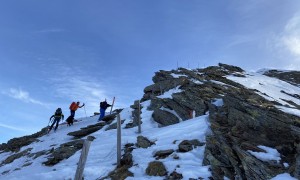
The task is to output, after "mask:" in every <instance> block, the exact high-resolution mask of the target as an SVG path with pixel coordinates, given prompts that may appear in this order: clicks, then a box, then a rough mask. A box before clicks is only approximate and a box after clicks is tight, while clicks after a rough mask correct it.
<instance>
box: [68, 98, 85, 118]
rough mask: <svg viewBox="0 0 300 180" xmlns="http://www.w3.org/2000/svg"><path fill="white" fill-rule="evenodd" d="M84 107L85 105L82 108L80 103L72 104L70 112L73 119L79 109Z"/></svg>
mask: <svg viewBox="0 0 300 180" xmlns="http://www.w3.org/2000/svg"><path fill="white" fill-rule="evenodd" d="M83 106H84V103H83V104H82V106H80V102H79V101H78V102H77V103H75V102H72V104H71V105H70V108H69V109H70V111H71V116H73V118H74V117H75V111H76V110H77V109H78V108H82V107H83Z"/></svg>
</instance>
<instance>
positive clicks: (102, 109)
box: [98, 99, 111, 121]
mask: <svg viewBox="0 0 300 180" xmlns="http://www.w3.org/2000/svg"><path fill="white" fill-rule="evenodd" d="M110 106H111V105H110V104H108V103H107V102H106V99H105V100H104V101H102V102H100V116H99V119H98V121H101V119H102V118H103V117H104V116H105V110H106V109H107V108H108V107H110Z"/></svg>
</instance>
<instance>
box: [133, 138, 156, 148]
mask: <svg viewBox="0 0 300 180" xmlns="http://www.w3.org/2000/svg"><path fill="white" fill-rule="evenodd" d="M153 144H155V143H154V142H151V141H150V140H149V139H147V138H146V137H144V136H138V137H137V143H136V146H137V147H141V148H148V147H150V146H152V145H153Z"/></svg>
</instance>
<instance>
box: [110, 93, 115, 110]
mask: <svg viewBox="0 0 300 180" xmlns="http://www.w3.org/2000/svg"><path fill="white" fill-rule="evenodd" d="M115 99H116V98H115V97H114V99H113V102H112V104H111V108H110V114H111V112H112V109H113V107H114V104H115Z"/></svg>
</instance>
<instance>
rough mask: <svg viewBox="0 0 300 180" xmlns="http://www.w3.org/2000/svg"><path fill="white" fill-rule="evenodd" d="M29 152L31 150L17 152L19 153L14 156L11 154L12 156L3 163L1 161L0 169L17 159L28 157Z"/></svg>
mask: <svg viewBox="0 0 300 180" xmlns="http://www.w3.org/2000/svg"><path fill="white" fill-rule="evenodd" d="M30 151H31V149H26V150H24V151H22V152H19V153H16V154H13V155H11V156H9V157H8V158H6V159H5V160H4V161H2V163H1V164H0V167H1V166H3V165H5V164H9V163H12V162H13V161H14V160H16V159H19V158H20V157H23V156H26V155H29V154H30V153H29V152H30Z"/></svg>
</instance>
